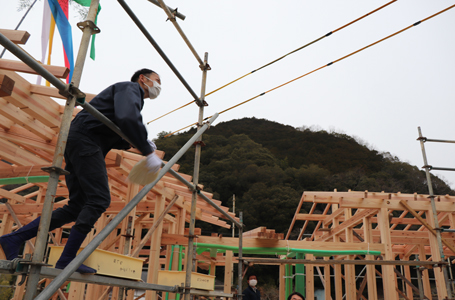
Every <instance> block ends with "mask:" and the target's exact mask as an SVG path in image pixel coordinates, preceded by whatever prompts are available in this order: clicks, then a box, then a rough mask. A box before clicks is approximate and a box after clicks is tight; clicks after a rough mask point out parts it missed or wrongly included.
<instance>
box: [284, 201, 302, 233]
mask: <svg viewBox="0 0 455 300" xmlns="http://www.w3.org/2000/svg"><path fill="white" fill-rule="evenodd" d="M303 200H304V197H303V195H302V197H301V198H300V201H299V205H297V209H296V210H295V213H294V217H293V218H292V221H291V225H290V226H289V229H288V232H287V233H286V240H287V239H289V235H290V234H291V231H292V229H293V228H294V224H295V221H296V220H297V215H298V214H299V212H300V209H301V208H302V204H303Z"/></svg>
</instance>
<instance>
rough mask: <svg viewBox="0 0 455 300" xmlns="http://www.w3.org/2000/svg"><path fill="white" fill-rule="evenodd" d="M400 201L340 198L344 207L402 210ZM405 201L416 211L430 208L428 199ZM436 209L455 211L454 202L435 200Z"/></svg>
mask: <svg viewBox="0 0 455 300" xmlns="http://www.w3.org/2000/svg"><path fill="white" fill-rule="evenodd" d="M400 201H402V200H382V199H366V198H343V199H341V200H340V205H341V206H342V207H345V208H365V209H367V208H370V209H379V208H387V209H388V210H403V206H402V205H401V204H400ZM407 203H408V204H409V207H412V208H413V209H414V210H416V211H421V210H425V211H427V210H430V209H431V203H430V201H409V202H407ZM436 210H437V211H438V212H453V211H455V202H449V201H447V202H437V203H436Z"/></svg>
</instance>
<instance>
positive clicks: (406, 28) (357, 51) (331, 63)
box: [164, 4, 455, 137]
mask: <svg viewBox="0 0 455 300" xmlns="http://www.w3.org/2000/svg"><path fill="white" fill-rule="evenodd" d="M454 7H455V4H454V5H452V6H449V7H447V8H445V9H443V10H441V11H439V12H437V13H435V14H434V15H431V16H429V17H427V18H425V19H423V20H421V21H418V22H416V23H414V24H412V25H410V26H408V27H405V28H403V29H401V30H399V31H397V32H395V33H393V34H391V35H389V36H386V37H385V38H382V39H380V40H378V41H376V42H374V43H372V44H369V45H368V46H365V47H363V48H360V49H359V50H356V51H354V52H352V53H350V54H348V55H345V56H343V57H341V58H339V59H337V60H334V61H332V62H329V63H328V64H326V65H323V66H322V67H319V68H317V69H314V70H313V71H311V72H308V73H306V74H303V75H301V76H299V77H296V78H294V79H292V80H290V81H288V82H285V83H283V84H281V85H279V86H276V87H274V88H272V89H270V90H268V91H266V92H263V93H261V94H259V95H257V96H254V97H253V98H250V99H248V100H246V101H243V102H241V103H239V104H236V105H234V106H232V107H230V108H228V109H225V110H223V111H221V112H219V113H218V114H220V115H221V114H222V113H225V112H227V111H229V110H231V109H233V108H236V107H238V106H240V105H243V104H245V103H247V102H250V101H251V100H254V99H256V98H258V97H260V96H263V95H265V94H267V93H270V92H272V91H274V90H276V89H279V88H281V87H283V86H285V85H287V84H289V83H291V82H294V81H296V80H298V79H301V78H303V77H305V76H307V75H310V74H311V73H314V72H316V71H319V70H321V69H323V68H325V67H328V66H331V65H333V64H335V63H337V62H339V61H342V60H343V59H346V58H348V57H350V56H352V55H354V54H357V53H359V52H361V51H363V50H365V49H367V48H370V47H371V46H374V45H376V44H379V43H380V42H383V41H385V40H387V39H389V38H391V37H393V36H395V35H397V34H399V33H402V32H403V31H406V30H408V29H409V28H411V27H414V26H417V25H419V24H421V23H423V22H425V21H427V20H429V19H431V18H433V17H435V16H437V15H439V14H441V13H443V12H445V11H448V10H449V9H452V8H454ZM211 117H212V116H210V117H206V118H205V119H204V121H205V120H208V119H210V118H211ZM195 124H197V122H196V123H193V124H191V125H188V126H186V127H184V128H181V129H179V130H177V131H174V132H172V133H169V134H167V135H165V136H164V137H168V136H171V135H173V134H174V133H176V132H179V131H181V130H183V129H186V128H188V127H191V126H193V125H195Z"/></svg>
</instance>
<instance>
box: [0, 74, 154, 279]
mask: <svg viewBox="0 0 455 300" xmlns="http://www.w3.org/2000/svg"><path fill="white" fill-rule="evenodd" d="M160 84H161V80H160V77H159V75H158V74H157V73H155V72H154V71H152V70H149V69H141V70H139V71H137V72H136V73H134V75H133V76H132V78H131V82H119V83H116V84H113V85H111V86H110V87H108V88H106V89H105V90H104V91H102V92H101V93H100V94H98V95H97V96H96V97H95V98H93V100H92V101H91V102H90V104H91V105H92V106H93V107H94V108H96V109H97V110H98V111H100V112H101V113H102V114H104V115H105V116H106V117H107V118H108V119H110V120H111V121H112V122H114V123H115V124H116V125H117V126H118V127H119V128H120V129H121V130H122V132H123V133H124V134H125V135H126V136H127V137H128V138H129V139H130V140H131V142H132V143H134V144H135V145H136V147H138V150H139V151H140V152H141V153H142V154H143V155H144V156H146V166H147V169H148V171H149V172H153V173H155V172H158V171H159V169H160V167H161V160H160V159H159V158H158V157H157V156H156V155H155V153H154V151H155V150H156V146H155V144H154V143H153V142H151V141H150V140H148V139H147V130H146V128H145V125H144V124H143V122H142V115H141V110H142V108H143V106H144V98H150V99H155V98H157V97H158V95H159V94H160V91H161V85H160ZM130 147H131V146H130V145H129V143H128V142H126V141H125V140H123V139H122V138H121V137H120V136H118V135H117V134H116V133H115V132H113V131H112V130H111V129H109V128H108V127H107V126H106V125H104V124H103V123H101V122H100V121H98V120H97V119H96V118H95V117H93V116H92V115H90V114H89V113H88V112H87V111H85V110H82V111H81V112H80V113H78V114H77V116H76V117H75V118H74V120H73V121H72V122H71V127H70V131H69V135H68V141H67V145H66V149H65V163H66V167H65V169H66V170H67V171H69V172H70V174H69V175H66V176H65V179H66V185H67V187H68V190H69V201H68V204H66V205H65V206H63V207H61V208H58V209H56V210H54V211H53V212H52V218H51V223H50V228H49V231H52V230H54V229H56V228H59V227H61V226H63V225H64V224H67V223H70V222H76V223H75V225H74V226H73V227H72V228H71V233H70V235H69V237H68V241H67V243H66V245H65V247H64V249H63V253H62V255H61V256H60V258H59V260H58V261H57V263H56V266H55V267H56V268H58V269H64V268H65V267H66V266H67V265H68V264H69V263H70V262H71V261H72V260H73V259H74V258H75V257H76V253H77V251H78V250H79V248H80V246H81V245H82V242H83V241H84V239H85V237H86V236H87V234H88V233H89V232H90V231H91V230H92V228H93V227H94V225H95V223H96V221H97V220H98V218H99V217H100V216H101V214H102V213H103V212H105V211H106V209H107V208H108V207H109V204H110V201H111V197H110V191H109V185H108V176H107V171H106V164H105V161H104V158H105V156H106V154H107V153H108V152H109V151H110V150H111V149H129V148H130ZM39 222H40V217H38V218H37V219H35V220H33V221H32V222H30V223H29V224H27V225H25V226H24V227H22V228H20V229H19V230H17V231H15V232H12V233H10V234H7V235H3V236H1V237H0V246H1V248H2V249H3V252H4V253H5V256H6V258H7V259H8V260H12V259H14V258H16V257H17V256H18V255H19V251H20V247H21V245H22V244H23V243H24V242H25V241H27V240H29V239H31V238H34V237H36V235H37V233H38V227H39ZM77 272H80V273H91V274H93V273H96V270H95V269H92V268H90V267H87V266H85V265H83V264H82V265H81V266H80V267H79V268H78V269H77Z"/></svg>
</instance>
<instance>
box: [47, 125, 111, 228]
mask: <svg viewBox="0 0 455 300" xmlns="http://www.w3.org/2000/svg"><path fill="white" fill-rule="evenodd" d="M98 143H100V142H98ZM105 151H106V153H107V150H105ZM103 152H104V151H103V149H102V147H101V146H100V145H98V144H97V143H96V141H95V139H94V138H91V137H89V136H87V135H86V134H83V133H81V132H78V131H75V130H70V133H69V136H68V142H67V145H66V150H65V162H66V167H65V170H67V171H69V172H70V173H71V174H69V175H66V176H65V179H66V185H67V187H68V190H69V198H70V200H69V201H68V204H67V205H65V206H63V207H61V208H58V209H56V210H55V211H53V213H52V220H51V226H50V230H52V229H55V228H58V227H60V226H62V225H64V224H67V223H70V222H73V221H76V224H75V225H74V226H73V228H74V229H76V230H77V231H79V232H81V233H85V234H87V233H89V232H90V231H91V230H92V228H93V225H95V222H96V221H97V220H98V218H99V217H100V216H101V214H102V213H103V212H105V211H106V209H107V208H108V207H109V204H110V202H111V195H110V191H109V184H108V177H107V171H106V163H105V161H104V157H105V155H106V153H103Z"/></svg>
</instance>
